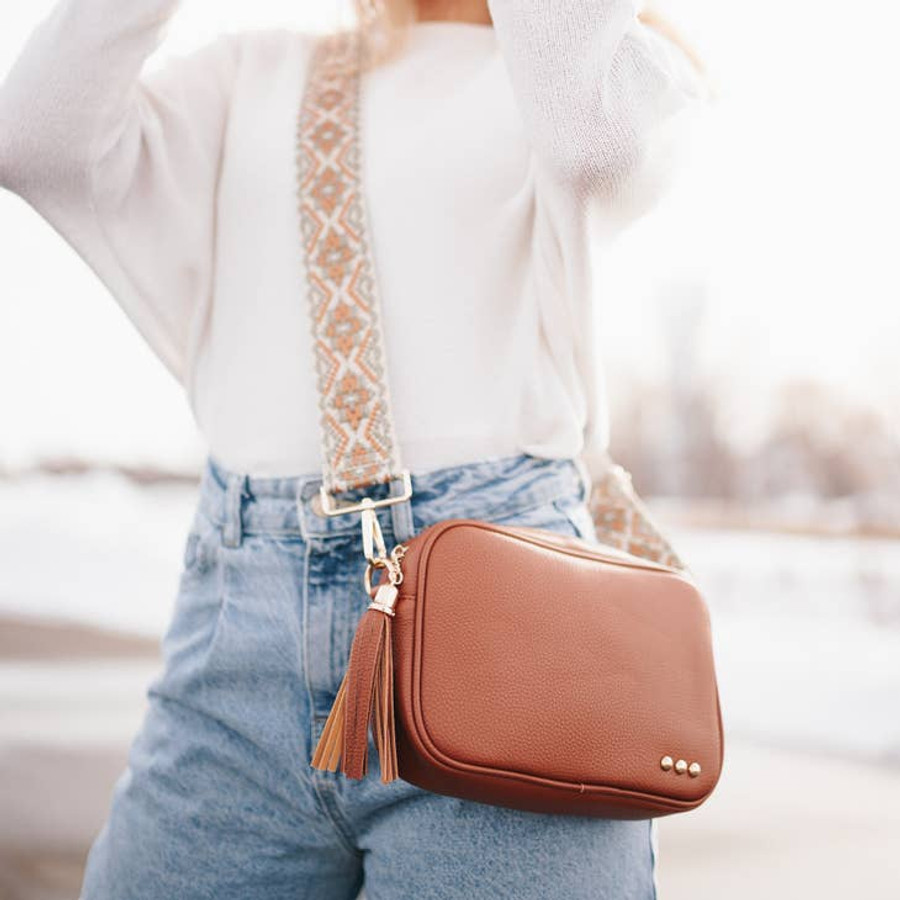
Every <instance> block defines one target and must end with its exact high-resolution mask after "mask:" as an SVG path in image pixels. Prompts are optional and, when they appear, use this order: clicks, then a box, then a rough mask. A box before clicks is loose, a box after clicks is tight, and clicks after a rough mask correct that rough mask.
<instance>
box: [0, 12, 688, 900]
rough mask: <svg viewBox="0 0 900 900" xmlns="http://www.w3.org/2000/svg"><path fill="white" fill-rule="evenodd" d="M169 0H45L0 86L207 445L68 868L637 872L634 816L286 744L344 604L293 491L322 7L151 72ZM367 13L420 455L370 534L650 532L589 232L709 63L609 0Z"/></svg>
mask: <svg viewBox="0 0 900 900" xmlns="http://www.w3.org/2000/svg"><path fill="white" fill-rule="evenodd" d="M177 5H178V4H177V0H62V2H60V3H59V4H58V5H57V6H56V7H55V9H54V10H53V12H52V14H51V15H50V16H49V18H48V19H47V20H46V21H44V22H43V23H42V24H41V25H40V27H38V28H37V29H36V30H35V32H34V33H33V35H32V36H31V38H30V40H29V41H28V43H27V45H26V46H25V48H24V50H23V51H22V53H21V55H20V57H19V59H18V61H17V62H16V64H15V66H14V68H13V69H12V71H11V73H10V75H9V77H8V79H7V81H6V82H5V83H4V85H3V87H2V89H0V183H2V184H3V185H5V186H6V187H7V188H9V189H11V190H13V191H15V192H16V193H18V194H19V195H21V196H22V197H23V198H24V199H25V200H26V201H28V203H30V204H31V205H32V206H33V207H34V208H35V209H36V210H37V211H38V212H39V213H40V214H41V215H42V216H44V217H45V218H46V219H47V220H48V221H49V222H50V223H51V224H52V225H53V227H54V228H56V229H57V230H58V231H59V233H60V234H61V235H62V236H63V237H64V238H65V239H66V240H67V241H68V242H69V243H70V244H71V245H72V246H73V247H74V248H75V249H76V250H77V251H78V253H80V254H81V256H82V257H83V258H84V259H85V261H86V262H87V263H88V264H89V265H90V266H91V267H92V268H93V269H94V271H95V272H96V273H97V275H98V276H99V277H100V278H101V279H102V280H103V282H104V283H105V284H106V285H107V287H108V288H109V289H110V291H111V292H112V294H113V296H114V297H115V299H116V300H117V302H118V303H120V304H121V306H122V308H123V309H124V311H125V312H126V314H127V315H128V316H129V317H130V318H131V319H132V320H133V322H134V324H135V325H136V327H137V328H138V329H139V330H140V332H141V334H142V335H143V336H144V338H145V339H146V340H147V341H148V342H149V344H150V346H151V347H152V348H153V350H154V351H155V352H156V354H157V355H158V356H159V358H160V360H161V361H162V362H163V364H165V365H166V366H167V367H168V369H169V371H170V372H171V373H172V375H173V376H174V377H175V378H177V379H178V380H179V382H180V383H181V384H182V385H183V386H184V389H185V391H186V394H187V397H188V398H189V400H190V403H191V407H192V410H193V412H194V415H195V417H196V420H197V423H198V426H199V428H200V429H201V432H202V433H203V435H204V437H205V439H206V441H207V444H208V448H209V457H208V460H207V464H206V467H205V470H204V473H203V478H202V482H201V486H200V497H199V502H198V505H197V510H196V514H195V517H194V520H193V523H192V526H191V529H190V533H189V535H188V538H187V541H186V544H185V551H184V568H183V572H182V576H181V583H180V588H179V593H178V597H177V603H176V609H175V613H174V617H173V620H172V622H171V625H170V627H169V630H168V632H167V634H166V637H165V639H164V644H163V649H164V656H165V666H164V670H163V672H162V674H161V675H160V676H159V678H158V679H157V680H156V681H155V682H154V684H153V685H152V687H151V689H150V691H149V708H148V712H147V716H146V719H145V722H144V724H143V727H142V729H141V731H140V733H139V735H138V736H137V738H136V740H135V742H134V744H133V747H132V750H131V754H130V757H129V766H128V769H127V771H126V773H125V774H124V775H123V776H122V778H121V779H120V781H119V782H118V784H117V787H116V791H115V796H114V799H113V803H112V808H111V811H110V815H109V820H108V822H107V824H106V826H105V827H104V829H103V831H102V832H101V834H100V835H99V836H98V838H97V840H96V842H95V844H94V846H93V848H92V850H91V853H90V856H89V859H88V864H87V870H86V875H85V882H84V888H83V898H84V900H101V898H109V900H113V898H114V900H129V898H154V900H157V898H173V897H178V898H184V900H189V898H201V897H204V898H205V897H215V898H217V900H222V898H229V897H234V898H242V900H246V898H255V897H260V898H262V897H265V898H267V900H272V898H280V897H284V898H288V897H290V898H292V900H296V898H299V897H313V898H322V900H332V898H344V897H346V898H352V897H354V896H356V894H357V893H358V891H359V890H360V887H361V885H362V884H363V883H365V890H366V895H367V897H369V898H370V900H381V898H391V900H399V898H407V897H409V898H473V897H479V898H481V897H484V898H488V897H490V898H516V900H528V898H538V897H540V898H547V897H560V898H563V897H564V898H580V897H584V898H587V897H592V898H599V897H602V898H616V900H626V898H642V900H643V898H651V897H654V896H655V870H654V864H655V859H656V854H657V847H656V843H655V842H656V837H655V829H654V822H653V821H652V820H642V821H619V820H605V819H588V818H579V817H565V816H545V815H536V814H532V813H521V812H517V811H513V810H508V809H502V808H498V807H494V806H489V805H485V804H479V803H472V802H466V801H461V800H456V799H453V798H449V797H442V796H437V795H434V794H429V793H427V792H425V791H422V790H420V789H418V788H415V787H413V786H411V785H409V784H406V783H404V782H402V781H395V782H393V783H391V784H387V785H386V784H381V783H380V782H379V780H378V779H377V777H369V778H367V779H365V780H362V781H350V780H347V779H343V778H342V777H341V776H340V775H337V774H334V773H330V772H323V771H319V770H317V769H314V768H312V767H311V766H310V759H311V755H312V752H313V748H314V747H315V744H316V741H317V739H318V737H319V735H320V734H321V728H322V725H323V723H324V720H325V717H326V716H327V714H328V711H329V709H330V707H331V704H332V701H333V700H334V696H335V692H336V690H337V687H338V684H339V682H340V678H341V676H342V674H343V671H344V668H345V666H346V662H347V656H348V651H349V647H350V642H351V639H352V634H353V629H354V627H355V624H356V621H357V620H358V618H359V616H360V615H361V613H362V611H363V610H364V608H365V604H366V603H367V602H368V597H366V596H365V594H364V593H363V591H362V590H361V587H360V584H361V574H362V567H363V566H364V560H363V558H362V553H361V544H360V541H361V538H360V534H359V527H358V521H357V520H356V519H355V518H354V517H351V516H337V517H328V516H325V515H323V514H322V510H321V507H320V506H319V505H318V502H317V501H318V496H317V495H318V487H319V484H320V476H319V473H320V471H321V455H320V447H319V440H318V437H319V436H318V435H317V434H316V429H315V428H314V427H313V424H312V423H313V421H314V420H315V419H316V417H317V411H316V394H315V383H314V378H313V364H312V350H311V347H310V346H309V339H308V326H307V322H306V317H307V302H308V297H307V293H306V292H307V285H306V282H305V278H306V275H307V273H306V272H305V269H304V263H303V254H302V252H301V249H302V248H301V240H300V235H299V231H298V226H299V222H298V213H297V197H296V182H295V171H294V164H295V143H294V142H295V137H296V135H295V129H296V122H297V110H298V104H299V103H300V98H301V95H302V89H303V86H304V83H305V78H306V73H307V66H308V63H309V59H310V54H311V49H312V46H313V42H314V36H313V35H310V34H306V33H298V32H294V31H289V30H272V29H270V30H260V31H247V32H243V33H239V34H223V35H222V36H221V37H219V38H218V39H217V40H215V41H213V42H211V43H210V44H208V45H207V46H205V47H203V48H202V49H201V50H199V51H197V52H195V53H193V54H191V55H189V56H186V57H181V58H176V59H174V60H172V61H170V62H169V63H168V64H167V65H166V66H164V67H163V68H162V69H158V70H156V71H153V72H152V73H144V74H142V67H143V64H144V62H145V60H146V58H147V57H148V56H149V55H150V53H151V52H152V51H153V50H154V49H155V47H156V46H157V44H158V43H159V40H160V38H161V36H162V34H163V31H164V29H165V27H166V24H167V22H168V21H169V18H170V17H171V16H172V15H173V14H174V12H175V9H176V7H177ZM360 13H361V16H362V21H363V23H364V28H365V34H366V36H367V39H368V40H370V42H371V46H372V48H373V49H377V50H378V53H379V54H380V62H379V64H378V65H376V66H374V67H373V68H371V69H369V70H367V71H366V72H365V73H364V82H363V99H362V107H361V117H362V126H363V130H364V132H365V145H364V146H365V154H364V163H363V168H364V175H365V177H364V185H365V190H366V199H367V206H368V210H369V220H370V225H371V234H370V240H371V244H372V250H373V252H374V258H375V260H376V261H377V267H378V280H379V284H380V290H381V294H382V296H383V298H384V310H383V317H384V320H383V326H384V334H385V343H386V351H387V358H388V360H389V361H390V363H391V368H390V372H391V391H392V395H393V403H394V409H395V411H396V415H397V433H398V435H399V441H400V444H401V446H402V451H403V456H404V459H405V462H406V464H407V466H408V468H409V470H410V471H411V473H412V488H413V495H412V497H411V498H410V499H408V500H405V501H403V502H402V503H394V504H393V505H390V506H387V507H384V508H383V509H381V510H380V511H379V521H380V524H381V526H382V529H383V531H384V535H385V540H386V542H387V545H388V546H392V545H393V544H394V543H395V542H396V541H401V540H404V539H407V538H409V537H411V536H412V535H413V534H414V533H416V532H418V531H419V530H420V529H422V528H423V527H425V526H426V525H429V524H431V523H432V522H435V521H439V520H441V519H444V518H448V517H451V516H465V517H472V518H482V519H490V520H492V521H497V522H501V521H502V522H505V523H508V524H523V525H534V526H538V527H542V528H549V529H555V530H558V531H561V532H564V533H568V534H573V535H577V536H580V537H581V538H583V539H585V540H590V541H597V540H599V539H600V538H603V539H609V540H611V541H616V542H619V543H621V542H622V538H623V533H624V531H623V529H624V530H625V531H628V534H627V539H628V540H629V541H631V544H629V546H631V547H632V548H633V549H634V550H635V552H648V553H649V552H650V551H651V550H653V546H655V548H656V552H657V553H660V552H671V550H670V548H667V545H665V541H664V539H663V538H662V537H661V535H659V534H658V533H657V532H655V531H654V529H653V527H652V524H651V523H650V522H649V519H647V518H646V516H645V515H644V510H643V508H642V507H641V505H640V503H639V501H638V499H637V498H636V496H635V495H634V494H633V493H631V492H629V491H628V490H627V478H625V479H621V478H619V480H616V479H615V478H611V473H613V474H618V475H619V476H621V475H622V471H621V470H617V468H616V467H615V466H614V465H613V464H612V462H611V460H610V458H609V456H608V454H607V452H606V446H607V437H608V435H607V428H606V424H605V416H606V410H605V404H604V403H603V402H602V401H603V396H602V392H600V391H597V390H596V387H595V372H594V367H593V364H592V359H591V344H592V341H591V339H590V335H591V328H592V326H591V300H590V277H589V266H588V250H589V241H588V238H589V235H590V234H591V233H592V230H593V229H596V231H595V232H594V233H596V234H599V235H610V234H614V233H615V232H616V231H617V230H618V229H620V228H621V227H622V225H623V224H624V223H625V222H627V221H629V220H630V219H632V218H634V217H635V216H637V215H639V214H640V213H641V212H642V211H643V210H645V209H646V208H648V207H649V205H650V204H651V203H652V197H653V196H654V193H655V191H657V189H658V186H659V184H660V181H661V179H660V175H661V172H662V171H663V168H664V166H665V159H666V153H665V152H664V148H665V146H666V140H665V134H666V132H667V129H668V124H669V123H670V122H671V121H673V119H674V116H675V114H676V113H677V112H678V111H680V110H681V109H683V108H685V107H686V106H687V105H688V102H689V101H691V100H693V99H696V98H699V97H700V96H701V94H702V92H701V89H700V84H699V79H697V78H696V72H695V70H694V68H693V66H692V64H691V63H690V61H689V60H688V57H687V54H686V53H685V52H684V51H683V50H682V49H681V48H680V47H679V45H678V44H677V43H676V42H674V41H673V40H672V39H671V37H670V36H666V33H664V31H663V30H659V29H651V27H650V26H649V25H648V24H647V23H645V22H644V21H642V20H641V19H639V18H638V17H637V15H636V9H635V6H634V2H633V0H554V2H552V3H550V2H547V0H488V2H485V0H457V2H452V0H443V2H441V0H418V2H416V3H412V4H411V5H406V6H404V5H401V3H400V2H393V3H390V4H389V5H387V6H382V5H381V4H376V5H375V6H373V5H372V4H371V3H370V2H366V3H363V4H361V8H360ZM406 20H410V21H406ZM648 21H649V20H648ZM392 29H397V30H392ZM346 494H347V496H346V499H348V500H353V499H357V498H358V497H359V496H361V495H360V493H359V492H358V491H357V492H354V491H348V492H346ZM376 494H377V492H373V491H369V492H368V495H370V496H376ZM341 499H345V498H341ZM604 504H607V505H604ZM623 522H627V524H626V525H623V524H622V523H623ZM641 541H643V544H642V543H641ZM648 547H649V548H650V550H648ZM660 547H662V548H663V549H662V551H660ZM671 555H672V558H675V557H674V554H673V553H672V554H671Z"/></svg>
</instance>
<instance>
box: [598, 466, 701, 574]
mask: <svg viewBox="0 0 900 900" xmlns="http://www.w3.org/2000/svg"><path fill="white" fill-rule="evenodd" d="M589 507H590V511H591V517H592V519H593V520H594V527H595V530H596V534H597V539H598V540H599V541H600V542H601V543H604V544H610V545H611V546H613V547H618V548H619V549H620V550H626V551H627V552H628V553H633V554H634V555H635V556H642V557H644V558H645V559H652V560H654V561H656V562H660V563H662V564H663V565H666V566H673V567H674V568H676V569H685V568H686V566H685V564H684V563H683V562H682V560H681V559H680V558H679V556H678V554H677V553H676V552H675V550H674V549H673V548H672V545H671V544H670V543H669V542H668V541H667V540H666V538H665V537H664V536H663V534H662V532H661V531H660V530H659V528H658V527H657V526H656V524H655V523H654V521H653V518H652V517H651V515H650V513H649V511H648V509H647V506H646V504H645V503H644V502H643V500H641V498H640V497H639V496H638V495H637V492H636V491H635V489H634V486H633V485H632V483H631V473H630V472H628V470H627V469H625V468H623V467H622V466H620V465H619V464H618V463H612V464H611V465H610V466H609V468H608V469H607V470H606V471H605V472H604V473H603V474H602V475H601V476H600V477H599V478H597V479H596V480H595V481H594V483H593V486H592V489H591V497H590V500H589Z"/></svg>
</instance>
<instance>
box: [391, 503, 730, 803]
mask: <svg viewBox="0 0 900 900" xmlns="http://www.w3.org/2000/svg"><path fill="white" fill-rule="evenodd" d="M407 546H408V548H409V549H408V551H407V553H406V556H405V557H404V560H403V571H404V579H403V583H402V585H401V588H400V596H399V597H398V600H397V604H396V607H395V609H396V618H395V620H394V644H393V652H394V677H395V687H394V690H395V695H396V709H397V731H398V733H397V746H398V755H399V774H400V777H401V778H403V779H405V780H407V781H409V782H411V783H413V784H417V785H419V786H421V787H423V788H426V789H428V790H431V791H434V792H437V793H442V794H449V795H452V796H458V797H464V798H468V799H472V800H477V801H481V802H486V803H493V804H497V805H501V806H509V807H514V808H518V809H524V810H533V811H536V812H557V813H568V814H576V815H592V816H602V817H609V818H651V817H656V816H662V815H668V814H671V813H677V812H683V811H687V810H690V809H694V808H696V807H697V806H699V805H700V804H701V803H702V802H703V801H704V800H706V798H707V797H709V795H710V794H711V793H712V791H713V789H714V788H715V786H716V784H717V782H718V780H719V776H720V773H721V768H722V763H723V758H724V737H723V730H722V717H721V710H720V706H719V694H718V687H717V682H716V674H715V665H714V658H713V650H712V639H711V632H710V622H709V615H708V611H707V607H706V604H705V601H704V600H703V598H702V596H701V595H700V593H699V591H698V589H697V587H696V585H695V583H694V582H693V580H692V578H691V577H690V576H689V575H688V574H686V573H685V572H683V571H680V570H678V569H676V568H674V567H670V566H666V565H663V564H660V563H656V562H653V561H650V560H647V559H643V558H639V557H637V556H634V555H631V554H628V553H625V552H623V551H617V550H615V549H614V548H610V547H598V546H596V545H595V544H589V543H587V542H586V541H583V540H582V539H580V538H577V537H569V536H566V535H562V534H557V533H553V532H549V531H545V530H542V529H537V528H528V527H524V526H503V525H497V524H495V523H490V522H484V521H480V520H474V519H447V520H444V521H442V522H439V523H437V524H435V525H432V526H430V527H428V528H426V529H424V530H423V531H422V532H420V533H419V534H417V535H416V536H415V537H414V538H413V539H412V540H410V541H408V542H407ZM664 756H670V757H672V759H673V760H679V759H684V760H685V761H686V762H687V763H692V762H698V763H699V764H700V766H701V773H700V775H699V776H697V777H692V776H690V775H689V774H688V773H687V772H685V773H681V774H679V773H677V772H676V771H675V769H674V768H672V769H670V770H669V771H665V770H663V768H662V767H661V765H660V760H661V759H662V757H664Z"/></svg>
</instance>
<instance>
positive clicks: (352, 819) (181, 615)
mask: <svg viewBox="0 0 900 900" xmlns="http://www.w3.org/2000/svg"><path fill="white" fill-rule="evenodd" d="M319 484H320V480H319V477H318V476H310V477H296V478H262V477H255V476H254V477H248V476H246V475H242V474H240V473H237V472H232V471H228V470H226V469H225V468H224V467H223V466H222V465H221V464H219V463H218V462H217V461H216V460H215V459H214V458H213V457H209V458H208V459H207V462H206V467H205V470H204V473H203V477H202V481H201V486H200V494H199V502H198V505H197V510H196V513H195V516H194V519H193V522H192V525H191V529H190V533H189V535H188V537H187V540H186V543H185V547H184V568H183V572H182V575H181V581H180V586H179V591H178V596H177V602H176V607H175V610H174V615H173V619H172V622H171V624H170V626H169V628H168V631H167V633H166V635H165V638H164V640H163V653H164V667H163V670H162V672H161V674H160V675H159V676H158V677H157V678H156V680H155V681H154V682H153V684H152V685H151V687H150V689H149V691H148V699H149V707H148V711H147V714H146V719H145V721H144V723H143V726H142V728H141V730H140V732H139V734H138V736H137V737H136V739H135V741H134V743H133V745H132V748H131V752H130V756H129V764H128V768H127V770H126V772H125V773H124V774H123V775H122V777H121V778H120V779H119V781H118V783H117V785H116V789H115V793H114V797H113V802H112V808H111V811H110V814H109V818H108V821H107V823H106V825H105V826H104V828H103V830H102V831H101V833H100V834H99V836H98V837H97V839H96V841H95V843H94V845H93V847H92V849H91V852H90V855H89V858H88V864H87V869H86V874H85V880H84V885H83V893H82V897H83V900H201V898H204V900H230V898H234V900H301V898H315V900H343V898H347V900H352V898H355V897H357V895H358V894H359V893H360V891H361V890H362V889H363V887H364V892H365V897H366V900H481V898H490V900H538V898H539V900H554V898H559V900H581V898H593V900H654V898H655V897H656V879H655V861H656V852H657V851H656V836H655V827H654V826H655V821H654V820H648V819H644V820H637V821H623V820H615V819H591V818H582V817H577V816H558V815H542V814H536V813H528V812H520V811H517V810H511V809H504V808H500V807H494V806H488V805H486V804H481V803H475V802H471V801H465V800H458V799H455V798H452V797H444V796H439V795H436V794H432V793H429V792H427V791H424V790H422V789H421V788H417V787H414V786H412V785H410V784H407V783H406V782H404V781H399V780H398V781H395V782H393V783H391V784H388V785H384V784H381V782H380V781H379V777H378V776H379V772H378V764H377V754H376V753H375V751H374V747H372V746H370V754H371V756H370V759H371V763H370V774H369V776H368V777H367V778H365V779H363V780H361V781H352V780H349V779H346V778H344V777H343V776H342V775H340V774H339V773H330V772H319V771H316V770H314V769H312V768H311V766H310V757H311V753H312V749H313V747H314V746H315V743H316V741H317V739H318V737H319V734H320V732H321V729H322V726H323V724H324V722H325V719H326V717H327V715H328V712H329V709H330V708H331V703H332V701H333V700H334V695H335V692H336V690H337V688H338V685H339V683H340V680H341V677H342V675H343V673H344V669H345V666H346V664H347V657H348V653H349V650H350V644H351V641H352V638H353V632H354V629H355V627H356V623H357V620H358V619H359V617H360V616H361V615H362V613H363V611H364V609H365V607H366V604H367V602H368V597H367V596H366V594H365V592H364V589H363V582H362V576H363V570H364V568H365V560H364V557H363V552H362V540H361V535H360V525H359V514H358V513H356V514H352V515H343V516H339V517H334V518H328V517H324V516H322V515H320V514H318V513H317V512H316V511H315V509H314V507H313V506H312V499H313V497H314V495H315V494H316V493H317V491H318V488H319ZM412 485H413V497H412V500H411V501H405V502H403V503H401V504H397V505H394V506H391V507H386V508H382V509H380V510H379V512H378V517H379V521H380V523H381V527H382V529H383V531H384V536H385V540H386V542H387V545H388V547H391V546H393V544H394V543H396V542H397V541H398V540H406V539H408V538H410V537H411V536H412V535H413V534H415V533H417V532H418V531H420V530H421V529H422V528H424V527H425V526H427V525H430V524H432V523H434V522H438V521H440V520H441V519H446V518H450V517H467V518H477V519H484V520H489V521H492V522H502V523H507V524H522V525H531V526H537V527H540V528H547V529H552V530H554V531H558V532H562V533H565V534H571V535H577V536H580V537H582V538H585V539H587V540H591V541H596V537H595V536H594V532H593V523H592V522H591V517H590V513H589V511H588V508H587V504H586V494H587V480H586V475H585V472H584V470H583V469H582V466H581V463H580V461H575V460H569V459H545V458H541V457H535V456H530V455H527V454H522V455H516V456H510V457H504V458H500V459H489V460H479V461H476V462H473V463H470V464H467V465H462V466H455V467H447V468H443V469H436V470H432V471H430V472H427V473H424V474H421V475H418V476H416V475H414V476H413V478H412ZM390 489H391V488H389V487H388V486H387V485H381V486H379V487H378V488H371V489H369V490H368V491H361V490H359V491H350V492H346V493H344V494H342V495H341V496H340V499H341V500H350V499H353V498H354V497H357V498H358V497H359V496H362V495H363V494H365V493H368V494H369V495H370V496H373V497H374V496H383V495H384V494H385V493H387V492H388V490H390ZM473 577H476V576H475V574H473ZM560 702H565V698H563V697H561V698H560Z"/></svg>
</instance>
